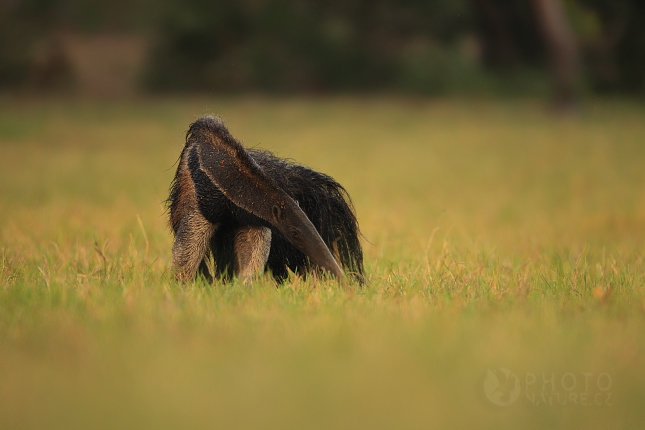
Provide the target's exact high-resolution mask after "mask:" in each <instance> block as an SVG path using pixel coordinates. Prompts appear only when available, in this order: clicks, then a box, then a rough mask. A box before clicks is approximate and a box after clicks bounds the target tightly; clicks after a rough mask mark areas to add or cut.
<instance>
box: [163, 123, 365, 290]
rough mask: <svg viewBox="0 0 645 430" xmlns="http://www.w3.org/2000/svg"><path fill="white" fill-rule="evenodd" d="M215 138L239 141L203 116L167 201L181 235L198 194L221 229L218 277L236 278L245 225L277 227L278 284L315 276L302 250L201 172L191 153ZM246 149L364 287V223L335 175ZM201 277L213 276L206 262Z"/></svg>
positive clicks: (271, 263)
mask: <svg viewBox="0 0 645 430" xmlns="http://www.w3.org/2000/svg"><path fill="white" fill-rule="evenodd" d="M209 135H215V136H218V138H221V139H233V141H235V139H234V138H233V137H232V136H231V135H230V133H229V132H228V130H227V129H226V127H225V126H224V124H223V122H222V121H221V120H220V119H219V118H213V117H203V118H200V119H199V120H197V121H196V122H194V123H193V124H192V125H191V126H190V128H189V130H188V132H187V134H186V145H185V146H184V150H183V151H182V154H181V156H180V161H179V166H178V168H177V173H176V175H175V178H174V179H173V181H172V184H171V187H170V197H169V198H168V200H167V207H168V210H169V214H170V224H171V227H172V230H173V232H174V233H175V235H176V234H177V232H178V229H179V226H180V223H181V220H182V218H183V217H184V216H186V215H187V212H188V211H190V210H191V209H190V208H189V206H190V204H189V203H187V201H188V200H189V197H190V196H191V193H193V194H194V197H195V198H196V202H198V206H199V211H200V213H201V214H202V215H203V216H204V218H206V219H207V220H208V221H209V222H210V223H212V224H214V225H219V228H218V229H217V231H216V233H215V234H214V236H213V238H212V239H211V245H210V253H212V255H213V257H214V261H215V266H216V273H215V275H216V276H218V277H225V278H228V277H230V276H231V275H232V269H231V268H232V258H233V245H232V243H233V235H234V232H235V230H236V229H237V228H239V227H240V226H244V225H261V226H265V227H270V228H271V234H272V239H271V248H270V253H269V258H268V261H267V263H266V268H265V270H267V271H270V272H271V273H272V274H273V276H274V277H275V278H276V280H278V281H283V280H285V279H286V278H287V277H288V269H289V270H291V271H292V272H295V273H301V274H305V273H306V272H308V271H310V270H311V263H310V262H309V259H308V258H307V256H305V254H304V253H303V252H302V251H300V250H299V249H297V248H296V247H295V246H294V245H292V244H291V243H290V242H289V241H288V240H286V239H285V237H284V236H283V235H282V234H281V233H280V231H278V230H277V229H276V228H275V227H274V226H272V225H271V224H269V223H267V222H266V221H265V220H263V219H260V218H259V217H257V216H255V215H253V214H251V213H250V212H247V211H246V210H244V209H242V208H240V207H237V206H236V205H235V204H234V203H233V202H231V201H230V200H229V199H228V198H227V197H226V196H225V195H224V193H223V192H222V190H219V189H218V188H217V186H216V185H215V184H213V182H212V181H211V180H210V179H209V178H208V176H206V175H205V174H204V173H203V172H202V171H201V170H200V169H199V165H198V164H196V163H197V162H196V160H195V156H193V154H191V152H192V151H191V147H192V148H194V143H195V142H196V141H203V140H205V139H207V136H209ZM235 143H237V141H235ZM242 149H244V148H242ZM244 150H246V152H247V154H248V155H249V156H250V157H251V158H252V159H253V160H254V161H255V163H257V166H259V167H260V169H261V171H262V173H263V174H264V175H265V176H266V178H268V179H269V180H270V181H272V182H273V183H274V184H276V185H277V186H278V187H279V188H281V189H282V190H283V191H284V192H285V193H286V194H287V195H289V196H290V197H291V198H293V199H294V200H296V202H297V203H298V205H299V206H300V208H301V209H302V211H303V212H304V213H305V214H306V215H307V217H308V218H309V220H310V221H311V223H312V224H313V225H314V227H315V228H316V230H317V231H318V233H319V234H320V236H321V238H322V239H323V241H324V242H325V244H326V245H327V247H328V248H329V250H330V251H331V252H332V254H333V255H334V256H335V257H336V260H337V261H338V263H339V264H340V265H341V266H342V268H343V269H344V271H345V273H346V274H348V275H350V276H352V277H353V278H354V279H355V280H357V281H358V282H360V283H363V279H364V278H363V252H362V249H361V244H360V242H359V234H360V233H359V227H358V221H357V219H356V215H355V212H354V207H353V205H352V202H351V199H350V197H349V194H348V193H347V191H346V190H345V188H343V186H342V185H340V184H339V183H338V182H336V181H335V180H334V179H333V178H332V177H331V176H328V175H325V174H323V173H319V172H316V171H314V170H312V169H309V168H308V167H305V166H303V165H300V164H298V163H296V162H294V161H292V160H286V159H283V158H279V157H277V156H275V155H274V154H272V153H271V152H269V151H266V150H261V149H244ZM184 159H186V160H187V163H186V164H184V163H182V161H183V160H184ZM186 165H187V167H188V170H189V173H190V179H191V180H192V185H193V186H194V192H193V191H192V189H191V184H190V181H188V178H187V175H186V173H187V172H183V173H182V168H184V166H186ZM269 203H270V202H268V203H267V204H269ZM263 204H264V203H263ZM200 272H202V273H203V274H205V275H207V269H206V264H205V262H204V261H203V262H202V264H201V265H200Z"/></svg>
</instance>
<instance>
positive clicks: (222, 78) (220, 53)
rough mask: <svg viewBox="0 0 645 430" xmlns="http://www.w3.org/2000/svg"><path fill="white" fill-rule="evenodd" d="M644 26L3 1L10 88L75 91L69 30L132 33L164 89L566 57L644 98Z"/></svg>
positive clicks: (277, 83) (526, 64)
mask: <svg viewBox="0 0 645 430" xmlns="http://www.w3.org/2000/svg"><path fill="white" fill-rule="evenodd" d="M549 4H551V5H556V6H561V8H562V9H563V11H564V14H563V15H562V17H563V19H564V21H563V22H561V23H560V27H558V26H557V25H555V26H554V25H551V24H554V23H555V24H558V22H557V16H556V18H553V15H549ZM541 8H542V9H541ZM643 22H645V2H643V0H544V1H542V0H533V1H532V0H525V1H515V0H426V1H422V0H398V1H393V0H374V1H368V0H342V1H341V0H328V1H316V0H242V1H235V0H184V1H181V2H180V1H173V0H157V1H153V0H128V1H125V0H112V1H110V2H96V1H91V0H0V87H3V88H9V89H15V88H32V89H49V88H59V87H61V88H65V87H67V86H69V85H72V84H71V83H72V82H73V80H74V70H73V67H72V66H71V65H70V54H69V50H67V48H66V46H67V45H68V43H67V42H66V41H68V40H70V39H69V38H70V37H71V36H70V35H91V34H115V35H118V34H128V35H136V36H137V37H140V38H142V39H144V40H145V41H146V47H147V48H146V49H145V51H143V54H142V56H143V57H144V58H142V60H141V64H142V65H141V70H140V71H139V73H138V82H139V84H140V85H141V87H143V88H147V89H148V90H153V91H167V90H178V91H200V92H209V91H217V92H234V91H243V90H261V91H275V92H329V91H372V90H385V91H389V90H394V91H410V92H419V93H426V94H443V93H459V92H461V93H478V92H483V93H493V94H498V93H518V92H532V91H533V92H534V91H543V90H544V89H545V88H546V86H547V83H548V76H549V72H548V71H549V70H550V69H549V64H551V65H552V66H551V67H552V69H553V70H557V64H558V62H560V64H562V62H563V61H564V62H565V63H566V62H567V58H562V57H563V56H564V57H571V58H569V60H570V61H569V64H570V67H569V69H570V73H574V74H575V76H574V78H575V83H574V84H573V85H574V86H575V87H576V88H575V91H579V90H580V89H584V90H587V91H594V92H623V93H628V94H639V95H645V25H643V24H642V23H643ZM558 30H560V31H559V32H558ZM563 30H567V31H568V32H570V33H571V37H570V38H569V39H570V40H569V42H568V43H567V44H564V45H562V44H560V45H558V41H559V40H561V39H562V37H561V36H562V35H563V34H564V35H566V34H568V33H566V32H564V33H563ZM558 38H560V39H558ZM558 46H564V47H565V48H566V49H565V50H562V49H560V50H558ZM550 47H551V48H552V49H550ZM573 57H575V58H573ZM553 65H555V66H553ZM565 65H566V64H565ZM554 67H555V68H554ZM561 69H562V68H561ZM565 69H566V67H565ZM565 72H566V71H565ZM552 74H554V75H557V72H554V73H552ZM556 80H557V78H556ZM565 80H566V79H565Z"/></svg>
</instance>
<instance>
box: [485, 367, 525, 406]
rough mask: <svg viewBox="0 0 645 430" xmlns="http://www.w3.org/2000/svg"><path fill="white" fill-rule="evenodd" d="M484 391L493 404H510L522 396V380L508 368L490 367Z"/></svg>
mask: <svg viewBox="0 0 645 430" xmlns="http://www.w3.org/2000/svg"><path fill="white" fill-rule="evenodd" d="M484 393H485V394H486V398H488V400H489V401H490V402H491V403H492V404H494V405H497V406H510V405H512V404H513V403H515V401H516V400H517V398H518V397H519V396H520V380H519V378H518V377H517V375H516V374H515V373H513V372H511V371H510V370H508V369H497V370H490V369H488V371H487V372H486V377H485V378H484Z"/></svg>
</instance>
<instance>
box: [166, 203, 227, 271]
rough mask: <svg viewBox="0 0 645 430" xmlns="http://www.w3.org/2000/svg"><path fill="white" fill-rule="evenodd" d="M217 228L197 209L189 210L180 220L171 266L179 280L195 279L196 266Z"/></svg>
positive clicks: (204, 253) (202, 257)
mask: <svg viewBox="0 0 645 430" xmlns="http://www.w3.org/2000/svg"><path fill="white" fill-rule="evenodd" d="M216 229H217V226H216V225H213V224H211V223H210V222H209V221H208V220H206V218H204V217H203V216H202V214H200V213H199V211H197V210H193V211H191V212H189V213H188V214H187V215H186V216H184V218H183V219H182V220H181V224H180V226H179V229H178V230H177V233H176V235H175V243H174V244H173V246H172V266H173V269H174V271H175V276H176V277H177V279H178V280H180V281H184V282H185V281H192V280H193V279H195V275H196V273H197V268H198V267H199V264H200V263H201V262H202V260H203V259H204V256H205V255H206V251H207V250H208V247H209V245H210V240H211V237H213V233H215V230H216Z"/></svg>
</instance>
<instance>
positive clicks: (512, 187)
mask: <svg viewBox="0 0 645 430" xmlns="http://www.w3.org/2000/svg"><path fill="white" fill-rule="evenodd" d="M206 113H213V114H220V115H222V116H223V117H224V118H225V120H226V122H227V124H228V126H229V128H230V129H231V131H232V133H233V134H234V135H235V136H237V137H238V138H240V139H241V140H243V141H244V142H245V144H246V145H247V146H261V147H263V148H267V149H270V150H272V151H275V152H276V153H277V154H278V155H281V156H284V157H289V158H294V159H296V160H298V161H300V162H302V163H305V164H307V165H309V166H311V167H313V168H315V169H318V170H320V171H323V172H326V173H328V174H331V175H332V176H334V177H335V178H336V179H337V180H338V181H339V182H341V183H342V184H343V185H344V186H345V187H346V188H347V189H348V191H349V193H350V195H351V196H352V198H353V200H354V203H355V206H356V210H357V213H358V217H359V222H360V225H361V229H362V232H363V235H364V241H363V245H364V251H365V265H366V271H367V279H368V284H367V285H366V286H365V287H364V288H360V287H357V286H355V285H349V286H343V285H339V284H337V283H336V282H334V281H324V282H323V281H320V280H316V281H311V280H308V281H305V280H302V279H300V278H297V277H293V278H292V279H291V280H290V281H289V282H288V283H287V284H285V285H283V286H280V287H278V288H276V286H275V284H274V283H273V282H272V281H271V280H270V279H261V280H260V281H258V282H257V283H255V284H254V285H253V286H252V287H245V286H243V285H241V284H240V283H237V282H233V283H229V284H222V283H219V282H216V283H215V284H214V285H206V284H204V283H203V282H201V281H198V282H197V283H195V284H190V285H180V284H177V283H176V282H174V281H173V279H172V275H171V273H169V266H170V249H171V246H172V239H171V236H170V233H169V230H168V228H167V225H166V217H165V215H164V205H163V200H164V199H165V198H166V195H167V189H168V185H169V183H170V180H171V178H172V175H173V173H174V165H173V163H174V162H175V161H176V159H177V157H178V155H179V152H180V150H181V147H182V140H183V134H184V133H185V130H186V129H187V127H188V124H189V123H190V122H191V121H192V120H194V119H196V118H197V117H198V116H200V115H202V114H206ZM644 142H645V109H644V108H643V107H642V106H639V105H636V104H631V103H628V102H614V101H598V102H590V103H588V104H587V106H586V107H585V109H584V111H583V112H582V113H581V115H580V116H579V117H576V118H564V119H562V118H555V117H553V116H552V115H550V114H549V113H548V112H547V111H546V110H545V109H544V107H543V106H542V105H541V104H540V103H537V102H532V101H503V102H497V101H485V100H480V101H460V100H438V101H426V100H412V99H396V98H383V97H381V98H379V97H374V98H362V99H361V98H332V99H318V100H308V99H267V98H261V97H257V98H254V97H246V98H232V99H204V100H199V99H184V100H163V99H161V100H140V101H132V102H129V103H126V102H108V103H99V102H89V101H79V100H64V101H61V100H49V101H40V100H31V101H22V100H16V99H0V148H1V151H2V152H1V154H2V156H1V157H0V248H1V249H0V422H2V423H3V425H2V427H3V428H43V427H47V428H96V427H103V428H115V427H119V428H190V427H203V428H213V427H222V428H231V427H232V428H252V427H265V428H268V427H275V428H336V427H342V428H428V427H438V428H465V427H466V426H468V427H473V426H478V427H490V428H517V427H528V428H550V427H560V428H565V427H566V428H569V427H577V428H607V427H609V426H612V427H621V428H635V427H638V426H639V423H642V422H643V421H645V414H644V413H643V412H642V411H641V409H642V408H641V404H642V402H643V399H644V396H643V394H642V393H643V387H645V370H643V369H645V362H644V360H643V358H644V354H645V338H644V337H643V334H642V333H643V332H645V321H644V314H645V288H644V284H645V282H644V281H645V261H644V255H645V169H643V166H644V165H645V144H644ZM500 368H505V369H510V370H511V371H513V372H514V373H515V374H517V375H518V377H519V378H520V380H521V383H522V390H523V391H522V396H520V398H519V399H518V400H517V401H516V402H515V403H513V404H512V405H511V406H507V407H499V406H498V407H496V406H494V405H492V404H491V402H490V401H489V400H488V399H487V398H486V396H485V395H484V391H483V388H482V387H483V381H484V377H485V375H486V372H487V370H489V369H491V370H496V369H500ZM531 374H535V375H537V377H538V378H543V375H544V378H547V380H548V378H549V377H550V376H549V375H552V374H553V375H554V378H555V379H554V381H555V383H554V385H553V390H551V388H552V386H551V385H549V384H548V383H547V384H546V385H541V384H542V383H543V379H539V384H537V385H535V386H532V387H531V389H532V390H533V391H532V392H533V393H535V392H537V393H538V394H541V393H556V394H561V395H563V396H564V395H565V394H567V395H568V394H569V391H567V390H566V389H565V387H563V386H562V384H561V382H562V377H563V375H565V374H573V375H575V377H576V381H577V385H576V387H575V388H574V389H572V391H571V392H572V393H574V394H576V395H580V394H584V393H587V394H588V395H589V396H590V397H591V398H593V396H595V395H596V394H598V393H601V394H602V393H605V391H602V390H600V389H599V388H598V387H597V386H594V385H593V383H595V382H596V381H597V378H598V375H600V374H609V375H610V377H611V387H610V388H609V389H608V390H607V391H608V392H609V393H610V394H611V401H610V402H609V403H611V406H609V405H607V404H604V403H602V404H600V405H598V404H594V405H593V406H580V405H577V404H574V403H573V402H572V401H569V402H568V403H566V404H564V405H562V404H559V405H558V404H555V405H553V404H552V405H544V404H542V405H539V404H538V405H535V404H534V403H531V401H529V400H528V399H527V396H525V395H524V394H525V392H526V393H529V391H531V390H530V389H529V388H527V387H525V382H526V379H525V378H524V375H531ZM585 374H591V376H588V377H587V376H584V375H585ZM585 378H592V382H593V383H592V384H591V386H586V385H584V381H585ZM594 378H595V379H594ZM596 385H597V384H596ZM565 386H566V387H569V385H566V384H565ZM535 387H537V388H535ZM507 388H508V387H507ZM507 391H508V390H507ZM577 399H578V400H579V397H578V398H577ZM556 403H557V402H556Z"/></svg>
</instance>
